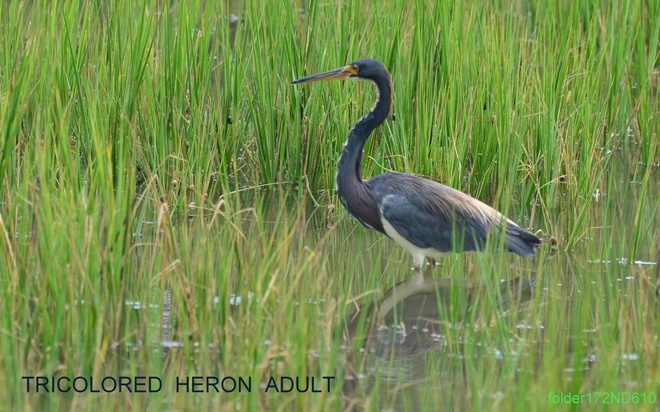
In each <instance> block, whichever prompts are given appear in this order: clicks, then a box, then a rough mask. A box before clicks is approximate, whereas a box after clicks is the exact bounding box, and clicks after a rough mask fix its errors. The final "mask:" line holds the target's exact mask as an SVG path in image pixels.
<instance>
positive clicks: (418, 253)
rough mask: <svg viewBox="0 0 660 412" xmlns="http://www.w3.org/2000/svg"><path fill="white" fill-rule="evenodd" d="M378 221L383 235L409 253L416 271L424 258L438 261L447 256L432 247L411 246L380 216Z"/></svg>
mask: <svg viewBox="0 0 660 412" xmlns="http://www.w3.org/2000/svg"><path fill="white" fill-rule="evenodd" d="M380 220H381V222H383V228H384V229H385V233H387V236H389V237H390V238H392V240H394V241H395V242H396V243H397V244H398V245H399V246H401V247H402V248H404V249H406V250H407V251H408V252H410V254H411V255H412V257H413V266H415V268H416V269H421V267H422V264H424V258H425V257H428V258H431V259H439V258H441V257H443V256H447V255H448V253H444V252H441V251H439V250H437V249H434V248H432V247H429V248H421V247H418V246H415V245H413V244H412V243H410V242H409V241H408V240H407V239H405V238H404V237H403V236H401V235H400V234H399V232H397V231H396V229H394V227H392V225H391V224H390V222H388V221H387V220H386V219H385V218H383V217H382V216H381V217H380Z"/></svg>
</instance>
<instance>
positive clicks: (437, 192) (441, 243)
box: [291, 59, 541, 269]
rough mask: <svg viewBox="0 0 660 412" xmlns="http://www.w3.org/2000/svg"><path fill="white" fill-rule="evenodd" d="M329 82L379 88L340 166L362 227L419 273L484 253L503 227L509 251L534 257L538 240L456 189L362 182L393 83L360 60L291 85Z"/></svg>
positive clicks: (416, 181)
mask: <svg viewBox="0 0 660 412" xmlns="http://www.w3.org/2000/svg"><path fill="white" fill-rule="evenodd" d="M331 79H362V80H369V81H371V82H372V83H373V84H374V85H375V86H376V89H377V90H378V96H377V98H376V104H375V105H374V107H373V108H372V109H371V111H370V112H369V113H367V114H366V115H365V116H364V117H362V118H361V119H360V120H358V121H357V123H355V126H353V128H352V129H351V131H350V132H349V133H348V139H347V140H346V143H345V144H344V149H343V150H342V152H341V156H340V157H339V162H338V164H337V176H336V184H337V193H338V194H339V200H340V201H341V203H342V204H343V205H344V207H345V208H346V210H348V211H349V212H350V213H351V214H352V215H353V216H354V217H355V218H356V219H357V220H358V221H359V222H360V223H362V224H363V225H364V226H366V227H368V228H371V229H375V230H377V231H379V232H381V233H384V234H385V235H387V236H388V237H389V238H391V239H392V240H394V241H395V242H396V243H398V244H399V245H400V246H401V247H403V248H404V249H406V250H407V251H408V252H410V253H411V254H412V257H413V264H414V266H415V268H416V269H421V267H422V264H423V263H424V258H425V257H428V258H429V259H436V258H438V257H440V256H442V255H445V254H447V253H449V252H451V251H452V250H455V251H463V252H470V251H476V250H480V249H482V248H483V247H484V245H485V243H486V239H487V238H488V235H489V233H491V232H495V234H496V232H497V230H498V229H500V228H501V229H503V233H504V235H505V238H504V245H505V247H506V248H507V250H509V251H511V252H513V253H515V254H517V255H520V256H522V257H526V256H530V255H533V254H535V253H536V247H537V246H538V245H539V244H540V243H541V241H540V240H539V238H537V237H536V236H534V235H533V234H531V233H530V232H528V231H527V230H525V229H523V228H521V227H520V226H518V225H516V224H515V223H513V222H512V221H511V220H509V219H507V218H506V217H505V216H503V215H502V214H501V213H500V212H498V211H497V210H495V209H493V208H492V207H490V206H488V205H486V204H484V203H482V202H480V201H479V200H477V199H475V198H473V197H470V196H468V195H466V194H465V193H462V192H460V191H458V190H456V189H452V188H451V187H448V186H445V185H442V184H440V183H438V182H434V181H432V180H428V179H424V178H421V177H418V176H413V175H408V174H403V173H384V174H381V175H378V176H374V177H372V178H370V179H368V180H362V178H361V173H360V167H361V161H362V148H363V147H364V143H365V142H366V141H367V138H368V137H369V135H370V134H371V132H373V131H374V129H376V128H377V127H378V126H380V125H381V124H382V123H383V122H384V121H385V119H386V118H387V116H388V114H389V113H390V108H391V104H392V80H391V78H390V74H389V73H388V71H387V69H385V66H383V64H382V63H381V62H379V61H378V60H374V59H361V60H358V61H355V62H353V63H351V64H349V65H348V66H344V67H341V68H339V69H335V70H331V71H329V72H325V73H320V74H315V75H312V76H308V77H303V78H302V79H298V80H295V81H293V82H291V84H301V83H309V82H315V81H319V80H331ZM502 225H505V227H503V228H502V227H501V226H502ZM456 242H461V243H462V244H460V243H459V244H454V243H456Z"/></svg>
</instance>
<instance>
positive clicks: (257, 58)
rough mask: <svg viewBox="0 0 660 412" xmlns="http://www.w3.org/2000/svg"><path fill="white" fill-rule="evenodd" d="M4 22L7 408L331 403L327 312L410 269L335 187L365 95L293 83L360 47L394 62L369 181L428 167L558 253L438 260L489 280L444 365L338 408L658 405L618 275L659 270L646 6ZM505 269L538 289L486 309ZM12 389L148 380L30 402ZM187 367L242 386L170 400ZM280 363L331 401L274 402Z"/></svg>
mask: <svg viewBox="0 0 660 412" xmlns="http://www.w3.org/2000/svg"><path fill="white" fill-rule="evenodd" d="M0 21H2V22H3V24H1V25H0V27H1V28H0V31H1V33H0V34H1V36H0V38H2V39H3V41H2V42H0V68H1V69H0V96H1V97H2V99H1V100H0V130H1V134H0V136H1V138H0V139H1V140H0V193H1V194H2V202H0V229H1V230H0V239H1V240H0V245H1V246H0V250H1V252H0V268H2V269H0V284H1V285H2V288H1V289H0V309H1V310H0V312H1V313H2V314H3V315H2V316H0V325H1V326H0V335H1V338H0V353H1V354H2V356H0V358H1V359H3V360H2V361H1V362H0V368H1V369H2V371H3V373H2V374H1V375H0V376H2V378H1V379H0V382H1V383H2V387H3V390H2V391H0V399H1V400H2V403H1V404H3V405H11V407H13V408H14V409H19V410H20V409H28V408H31V409H76V410H89V409H96V410H113V409H117V408H120V409H125V408H133V409H149V408H151V409H161V408H165V409H167V408H170V409H180V410H187V409H190V408H192V405H194V406H195V408H199V407H201V408H202V409H204V408H207V409H210V408H216V409H221V410H229V409H232V410H234V409H236V408H237V407H238V406H240V408H241V409H242V410H263V409H271V410H275V409H283V410H289V409H299V410H327V409H328V408H329V409H339V408H340V407H342V405H345V403H344V404H342V394H341V391H340V390H339V388H340V386H341V385H342V384H343V382H342V381H343V374H344V370H345V369H346V366H345V358H346V353H345V352H344V351H343V350H342V349H340V344H341V341H342V340H341V335H342V334H341V333H340V332H338V330H341V325H342V323H343V319H344V316H346V315H347V314H348V313H350V312H352V311H353V310H354V309H355V307H356V305H362V306H363V305H365V304H368V303H369V302H371V301H372V300H377V299H379V298H381V297H382V295H383V293H384V291H385V289H387V288H389V287H391V286H393V285H394V284H396V283H397V282H400V281H404V280H406V279H408V278H409V277H410V271H409V270H408V269H409V266H410V258H409V256H407V254H406V253H405V252H404V251H402V250H401V249H400V248H398V247H397V246H396V245H394V244H393V243H392V242H390V241H389V240H387V239H385V238H383V237H382V236H380V235H379V234H376V233H373V232H366V233H365V229H364V228H363V227H361V226H359V225H358V224H357V223H355V222H354V221H353V220H352V218H350V216H348V214H347V213H346V212H345V211H343V209H341V207H340V206H339V204H338V202H337V199H336V196H335V194H334V192H333V187H334V173H335V172H334V170H335V167H336V158H337V157H338V155H339V153H340V150H341V148H342V145H343V142H344V140H345V138H346V135H347V133H348V130H349V128H350V127H351V125H352V124H353V123H354V122H355V121H356V120H357V119H358V118H359V117H360V116H361V115H363V114H364V113H366V111H367V110H368V109H369V107H371V104H372V103H373V99H374V97H375V93H374V91H373V90H372V88H371V86H370V85H369V84H367V83H355V82H345V83H341V82H336V83H326V84H323V83H320V84H313V85H305V86H290V85H289V82H290V81H291V80H293V79H295V78H298V77H302V76H304V75H309V74H312V73H315V72H319V71H325V70H329V69H332V68H335V67H339V66H341V65H343V64H346V63H349V62H351V61H353V60H356V59H358V58H361V57H366V56H370V57H374V58H378V59H380V60H381V61H383V62H384V63H385V65H386V66H387V67H388V69H389V70H390V71H391V73H392V77H393V83H394V87H395V89H394V90H395V94H394V106H393V114H395V116H393V118H390V119H388V120H387V121H386V122H385V124H384V125H383V127H381V128H380V129H379V130H377V131H376V132H375V133H374V136H373V137H372V139H371V140H370V141H369V142H368V143H367V146H366V148H365V156H364V166H363V174H364V176H365V177H368V176H371V175H374V174H377V173H381V172H384V171H390V170H396V171H403V172H407V173H415V174H419V175H423V176H427V177H430V178H432V179H436V180H439V181H441V182H443V183H446V184H448V185H450V186H452V187H456V188H458V189H460V190H463V191H465V192H467V193H469V194H471V195H473V196H475V197H478V198H480V199H482V200H484V201H486V202H487V203H490V204H493V205H494V206H495V207H497V208H498V209H500V210H502V211H503V212H505V213H506V214H507V215H509V216H511V217H512V218H513V219H514V220H515V221H517V222H519V223H521V224H522V225H523V226H530V227H532V228H533V229H534V230H538V229H541V230H542V231H543V232H545V235H546V236H545V237H546V238H549V237H550V236H552V237H554V238H556V239H557V240H558V242H559V245H558V250H559V255H558V256H556V257H552V256H549V255H548V252H547V251H548V249H549V247H546V248H544V249H542V251H541V253H540V254H539V257H537V258H535V259H530V260H525V261H522V260H520V259H517V258H514V257H511V256H508V255H501V254H494V253H487V254H485V255H484V256H481V255H473V256H462V255H452V256H450V257H448V258H447V259H446V261H443V262H440V263H441V264H440V265H439V267H438V268H436V271H435V273H436V276H451V278H452V282H454V281H455V282H456V283H457V285H461V280H466V282H470V281H472V280H474V279H482V280H483V288H482V289H479V291H478V292H477V293H476V294H475V297H474V301H473V302H472V303H471V305H470V307H469V308H467V304H466V299H467V293H466V292H465V290H464V289H460V288H459V287H458V286H457V287H456V289H451V292H450V294H449V303H448V307H449V308H450V309H451V310H446V311H441V313H442V316H441V319H440V321H441V323H444V324H446V325H470V326H472V327H469V326H466V327H464V328H462V329H457V328H448V329H446V330H445V332H444V336H445V338H446V339H447V341H448V343H447V347H446V348H444V352H443V353H442V356H437V355H434V354H427V355H424V356H425V358H424V362H423V364H424V365H427V366H426V368H427V370H433V369H434V368H435V369H437V370H439V371H444V372H443V373H445V375H441V374H439V375H430V376H431V377H430V378H429V379H428V380H427V382H426V383H424V386H422V389H418V390H417V392H418V393H417V395H414V396H413V395H411V393H410V392H408V391H406V388H407V387H408V386H410V385H408V384H409V382H401V384H400V386H396V387H394V388H392V387H391V386H388V382H387V378H386V377H384V376H382V375H378V374H377V373H374V380H365V381H363V383H362V384H361V385H360V387H359V389H358V393H359V394H360V396H358V397H356V398H355V399H353V402H355V404H356V405H357V406H362V407H364V408H365V409H369V410H371V409H373V410H380V409H382V408H387V407H388V406H392V405H394V406H397V405H402V404H403V405H408V406H409V407H410V408H413V409H415V408H416V409H423V408H433V407H435V406H438V405H441V406H443V407H445V409H456V410H462V409H473V410H474V409H493V410H498V409H500V410H501V409H514V410H515V409H523V408H524V409H526V410H529V409H533V410H547V409H548V402H547V399H546V398H547V395H548V392H549V391H552V392H555V393H557V392H561V391H565V392H568V391H573V392H575V393H578V392H582V393H584V392H586V391H594V390H619V389H620V390H624V388H625V387H626V386H625V385H628V384H629V383H630V382H636V385H637V386H636V387H635V388H633V389H635V390H637V391H647V392H649V391H652V390H656V391H657V387H656V386H657V385H656V386H654V385H655V383H657V378H658V375H657V371H658V367H657V365H658V360H659V356H658V338H657V330H658V319H657V316H656V315H655V313H656V311H654V310H653V308H655V307H656V306H657V302H656V300H657V298H654V296H655V288H656V287H657V286H656V285H657V279H656V278H655V277H657V274H654V273H655V272H654V266H652V265H634V264H633V262H634V261H635V260H636V259H639V260H641V261H645V262H652V261H655V262H657V259H658V250H657V247H656V246H657V244H658V241H659V239H660V235H659V230H660V227H659V226H658V219H657V216H658V211H659V210H660V200H659V199H658V186H657V182H658V166H657V164H658V153H660V150H659V148H658V142H659V139H658V135H657V133H658V122H657V116H658V107H659V104H658V103H659V102H658V79H659V76H658V72H659V69H658V67H659V66H658V64H659V63H658V53H659V51H658V41H659V39H660V7H659V6H658V5H657V4H656V2H653V1H646V2H637V3H635V2H633V3H630V2H628V3H626V2H624V3H616V4H606V3H603V2H596V1H589V0H583V1H578V2H569V1H563V2H559V3H556V4H555V3H552V4H551V3H548V4H545V3H528V2H519V1H513V2H491V3H488V4H479V5H469V4H463V3H459V4H452V3H451V2H443V3H442V4H436V3H434V2H417V3H414V2H413V3H410V2H404V1H399V0H397V1H394V2H375V3H365V2H336V3H334V2H325V3H324V2H321V3H316V2H314V3H310V4H309V5H304V4H303V5H296V6H294V7H288V6H286V7H284V6H283V5H282V4H281V3H276V2H260V3H257V2H252V3H246V4H241V5H239V6H234V5H231V4H227V3H226V2H219V3H214V2H202V1H193V2H189V3H186V4H185V5H184V4H177V3H174V4H172V5H167V4H158V5H154V4H151V3H148V2H129V1H123V0H119V1H116V2H111V3H107V4H106V3H98V2H70V1H64V2H55V3H51V2H44V1H36V2H29V3H25V2H8V3H6V4H3V5H2V6H0ZM328 205H332V206H335V207H336V208H335V209H334V210H332V209H325V207H326V206H328ZM316 206H321V207H316ZM328 226H330V227H334V229H328ZM594 262H595V263H594ZM617 262H623V263H617ZM654 276H655V277H654ZM516 277H523V278H533V279H535V283H534V291H535V293H534V295H533V296H532V297H531V298H530V299H529V300H528V301H524V302H517V301H516V302H515V303H511V305H510V306H509V307H503V305H502V304H501V301H502V300H504V299H505V298H506V296H508V295H507V293H508V292H507V289H506V288H503V287H502V283H503V282H502V280H504V281H505V283H506V281H509V280H511V279H513V278H516ZM594 282H595V283H594ZM654 282H656V283H654ZM238 298H240V303H238V301H237V299H238ZM166 306H167V307H169V316H168V317H166V316H165V315H164V312H165V307H166ZM363 307H364V306H363ZM459 313H460V314H464V315H465V316H464V317H461V316H459V315H458V314H459ZM475 325H476V326H475ZM539 325H543V327H541V326H539ZM360 327H361V329H360V330H362V331H364V330H366V326H365V325H361V326H360ZM477 343H479V344H477ZM171 344H173V346H172V345H171ZM360 344H361V342H360V341H359V340H358V341H357V342H353V343H352V344H349V345H348V346H352V347H354V348H355V349H356V351H357V348H358V347H359V346H360ZM168 345H170V346H171V347H170V346H168ZM498 353H500V354H501V356H500V355H498ZM444 355H447V356H444ZM624 355H625V356H626V358H625V361H622V359H623V358H624ZM631 355H636V356H639V357H640V358H641V360H640V361H634V359H633V360H629V358H630V356H631ZM356 357H359V355H358V356H356ZM388 362H391V363H392V364H393V363H394V360H391V361H390V360H388V361H384V364H385V365H389V363H388ZM570 371H572V372H570ZM361 372H362V373H365V374H367V375H369V374H370V373H371V372H370V371H369V369H368V368H365V369H364V370H361ZM25 375H30V376H32V375H43V376H78V375H80V376H92V377H95V378H98V379H100V378H102V377H104V376H110V375H112V376H118V375H124V376H137V375H155V376H160V377H161V378H162V380H163V382H164V384H165V385H166V388H165V390H163V391H161V392H159V393H156V394H149V395H145V396H141V395H143V394H134V393H121V394H119V393H113V394H108V395H90V394H89V393H83V394H75V393H67V394H51V395H46V396H40V395H34V394H26V393H25V390H24V386H22V385H23V382H22V381H21V376H25ZM192 375H200V376H202V375H214V376H245V377H247V376H252V377H253V380H254V385H255V388H254V390H253V393H251V394H238V393H233V394H218V395H216V394H208V393H204V394H189V393H177V392H175V391H174V390H173V389H172V388H173V386H172V382H174V380H175V379H176V377H185V376H192ZM271 375H274V376H277V375H292V376H321V375H334V376H336V377H337V380H336V389H335V390H334V391H332V392H331V393H323V394H320V395H318V396H317V395H314V396H311V395H310V394H303V393H298V394H295V393H290V394H284V393H282V394H275V393H272V392H271V393H269V394H266V393H264V392H263V390H262V389H261V388H258V385H259V384H261V383H264V382H266V381H267V379H268V377H269V376H271ZM371 377H372V376H371V375H369V379H371ZM631 390H632V389H631ZM344 402H345V400H344ZM569 407H570V405H563V408H566V409H568V408H569ZM560 408H561V407H560ZM590 408H592V409H593V410H597V407H596V406H595V405H592V406H590Z"/></svg>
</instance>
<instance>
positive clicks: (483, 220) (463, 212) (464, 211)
mask: <svg viewBox="0 0 660 412" xmlns="http://www.w3.org/2000/svg"><path fill="white" fill-rule="evenodd" d="M368 185H369V187H370V191H371V193H372V195H373V196H374V199H375V200H376V203H377V204H378V205H379V208H380V213H381V216H382V218H383V219H384V220H386V221H387V222H388V223H389V224H390V225H391V226H392V227H393V228H394V230H396V231H397V232H398V233H399V234H400V235H401V236H402V237H404V238H405V239H407V240H408V241H409V242H410V243H412V244H414V245H415V246H417V247H420V248H429V247H431V248H434V249H436V250H438V251H440V252H450V251H465V252H468V251H474V250H480V249H483V248H484V245H485V243H486V239H487V238H488V235H489V233H490V232H491V231H492V230H493V229H494V228H495V227H497V226H498V225H501V224H505V225H506V247H507V249H509V250H510V251H512V252H515V253H517V254H519V255H521V256H528V255H530V254H533V253H535V249H534V246H536V245H538V242H539V240H538V239H537V238H536V237H535V236H534V235H532V234H531V233H529V232H527V231H526V230H524V229H522V228H520V227H518V226H517V225H516V224H515V223H513V222H511V221H510V220H508V219H506V218H505V217H504V216H502V215H501V214H500V213H499V212H497V211H496V210H495V209H493V208H491V207H490V206H488V205H486V204H484V203H482V202H480V201H478V200H477V199H474V198H472V197H470V196H468V195H466V194H465V193H462V192H460V191H458V190H455V189H452V188H450V187H448V186H445V185H442V184H440V183H437V182H434V181H432V180H428V179H423V178H420V177H417V176H412V175H406V174H400V173H386V174H383V175H379V176H375V177H373V178H371V179H370V180H369V181H368ZM455 243H456V244H455Z"/></svg>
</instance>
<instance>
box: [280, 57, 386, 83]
mask: <svg viewBox="0 0 660 412" xmlns="http://www.w3.org/2000/svg"><path fill="white" fill-rule="evenodd" d="M380 78H389V74H388V73H387V69H385V66H383V64H382V63H381V62H379V61H378V60H374V59H369V58H367V59H360V60H356V61H354V62H353V63H351V64H349V65H347V66H344V67H340V68H338V69H335V70H330V71H328V72H324V73H319V74H313V75H311V76H307V77H303V78H302V79H298V80H294V81H292V82H291V84H301V83H311V82H317V81H321V80H333V79H342V80H343V79H366V80H372V81H376V80H377V79H380Z"/></svg>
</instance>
